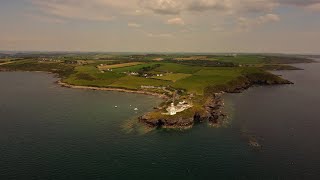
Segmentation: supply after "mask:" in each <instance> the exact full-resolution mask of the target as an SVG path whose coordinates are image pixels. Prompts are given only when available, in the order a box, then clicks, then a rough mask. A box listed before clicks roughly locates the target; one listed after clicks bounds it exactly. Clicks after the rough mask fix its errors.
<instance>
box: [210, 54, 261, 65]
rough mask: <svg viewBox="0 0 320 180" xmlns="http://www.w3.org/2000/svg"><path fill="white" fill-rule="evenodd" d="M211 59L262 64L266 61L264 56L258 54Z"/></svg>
mask: <svg viewBox="0 0 320 180" xmlns="http://www.w3.org/2000/svg"><path fill="white" fill-rule="evenodd" d="M209 60H214V61H220V62H231V63H236V64H261V63H264V62H265V59H264V57H263V56H257V55H238V56H216V57H211V58H209Z"/></svg>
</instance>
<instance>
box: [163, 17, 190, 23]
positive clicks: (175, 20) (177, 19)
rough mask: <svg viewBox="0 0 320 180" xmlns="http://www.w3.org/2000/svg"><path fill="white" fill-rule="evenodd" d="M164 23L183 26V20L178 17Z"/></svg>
mask: <svg viewBox="0 0 320 180" xmlns="http://www.w3.org/2000/svg"><path fill="white" fill-rule="evenodd" d="M166 23H167V24H171V25H185V22H184V20H183V19H181V18H179V17H177V18H172V19H168V20H167V22H166Z"/></svg>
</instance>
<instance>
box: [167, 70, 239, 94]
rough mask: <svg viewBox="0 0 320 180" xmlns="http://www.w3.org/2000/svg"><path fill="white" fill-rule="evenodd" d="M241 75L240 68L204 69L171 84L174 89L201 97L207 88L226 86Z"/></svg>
mask: <svg viewBox="0 0 320 180" xmlns="http://www.w3.org/2000/svg"><path fill="white" fill-rule="evenodd" d="M241 75H242V70H241V68H205V69H202V70H200V71H198V72H197V73H195V74H193V75H192V76H190V77H188V78H185V79H182V80H179V81H177V82H176V83H174V84H173V87H174V88H179V89H185V90H187V91H188V92H189V93H195V94H198V95H203V94H204V90H205V88H206V87H208V86H213V85H220V84H227V83H228V82H230V81H232V80H235V79H237V78H238V77H239V76H241Z"/></svg>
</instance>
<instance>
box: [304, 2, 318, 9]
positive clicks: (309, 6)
mask: <svg viewBox="0 0 320 180" xmlns="http://www.w3.org/2000/svg"><path fill="white" fill-rule="evenodd" d="M306 8H307V9H309V10H311V11H320V2H319V3H315V4H310V5H308V6H307V7H306Z"/></svg>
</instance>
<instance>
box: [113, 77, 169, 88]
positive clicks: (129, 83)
mask: <svg viewBox="0 0 320 180" xmlns="http://www.w3.org/2000/svg"><path fill="white" fill-rule="evenodd" d="M170 84H171V83H170V82H169V81H163V80H157V79H151V78H143V77H137V76H125V77H122V78H120V79H118V80H117V81H115V82H114V83H113V84H111V85H110V86H111V87H118V88H127V89H135V90H137V89H140V88H141V86H156V87H160V86H161V87H162V86H168V85H170Z"/></svg>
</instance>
